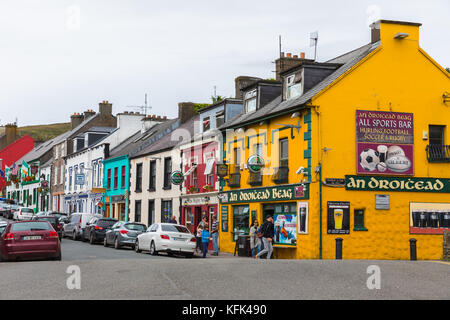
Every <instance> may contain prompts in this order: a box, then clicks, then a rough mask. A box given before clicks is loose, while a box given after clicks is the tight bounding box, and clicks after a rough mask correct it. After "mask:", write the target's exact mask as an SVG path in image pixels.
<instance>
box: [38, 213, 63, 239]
mask: <svg viewBox="0 0 450 320" xmlns="http://www.w3.org/2000/svg"><path fill="white" fill-rule="evenodd" d="M33 220H35V221H36V220H39V221H48V222H50V224H51V225H52V227H53V229H55V231H56V232H57V233H58V237H59V240H61V239H62V227H61V224H60V223H59V219H58V217H56V216H53V215H52V216H38V215H36V216H34V217H33Z"/></svg>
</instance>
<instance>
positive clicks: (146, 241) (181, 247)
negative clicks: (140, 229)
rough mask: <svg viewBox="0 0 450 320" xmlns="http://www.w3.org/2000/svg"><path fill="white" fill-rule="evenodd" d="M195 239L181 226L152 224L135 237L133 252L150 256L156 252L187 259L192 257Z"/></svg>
mask: <svg viewBox="0 0 450 320" xmlns="http://www.w3.org/2000/svg"><path fill="white" fill-rule="evenodd" d="M195 247H196V239H195V237H194V236H193V235H192V234H191V232H190V231H189V230H188V229H187V228H186V227H185V226H183V225H179V224H173V223H155V224H152V225H151V226H150V227H149V228H148V229H147V231H146V232H145V233H142V234H140V235H138V236H137V238H136V242H135V247H134V250H135V251H136V252H141V251H142V250H145V251H150V253H151V254H152V255H157V254H158V252H167V253H168V254H169V255H172V254H173V253H180V254H184V255H186V256H187V257H192V256H193V255H194V250H195Z"/></svg>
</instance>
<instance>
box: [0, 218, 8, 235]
mask: <svg viewBox="0 0 450 320" xmlns="http://www.w3.org/2000/svg"><path fill="white" fill-rule="evenodd" d="M7 226H8V222H7V221H4V220H0V237H1V236H2V234H3V231H5V229H6V227H7Z"/></svg>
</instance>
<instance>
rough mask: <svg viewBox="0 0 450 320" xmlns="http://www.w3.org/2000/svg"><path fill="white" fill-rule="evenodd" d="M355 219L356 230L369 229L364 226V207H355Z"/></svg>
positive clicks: (354, 228)
mask: <svg viewBox="0 0 450 320" xmlns="http://www.w3.org/2000/svg"><path fill="white" fill-rule="evenodd" d="M354 219H355V220H354V227H353V230H354V231H367V229H366V227H364V209H355V211H354Z"/></svg>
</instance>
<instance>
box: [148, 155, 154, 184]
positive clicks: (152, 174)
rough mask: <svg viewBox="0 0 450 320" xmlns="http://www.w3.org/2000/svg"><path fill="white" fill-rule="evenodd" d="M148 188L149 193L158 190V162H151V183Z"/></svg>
mask: <svg viewBox="0 0 450 320" xmlns="http://www.w3.org/2000/svg"><path fill="white" fill-rule="evenodd" d="M148 186H149V187H148V189H149V191H155V190H156V160H152V161H150V181H149V184H148Z"/></svg>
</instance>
